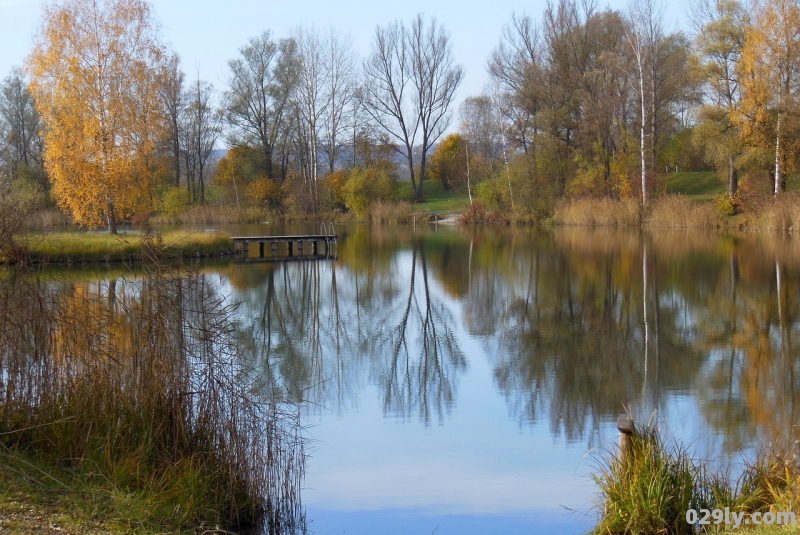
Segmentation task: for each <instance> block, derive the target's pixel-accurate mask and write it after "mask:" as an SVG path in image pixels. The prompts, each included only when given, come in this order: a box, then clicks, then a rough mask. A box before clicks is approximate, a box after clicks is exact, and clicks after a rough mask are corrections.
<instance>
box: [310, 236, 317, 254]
mask: <svg viewBox="0 0 800 535" xmlns="http://www.w3.org/2000/svg"><path fill="white" fill-rule="evenodd" d="M311 254H313V255H314V256H317V240H314V241H312V242H311Z"/></svg>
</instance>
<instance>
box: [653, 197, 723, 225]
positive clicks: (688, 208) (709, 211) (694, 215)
mask: <svg viewBox="0 0 800 535" xmlns="http://www.w3.org/2000/svg"><path fill="white" fill-rule="evenodd" d="M723 223H724V222H723V218H722V216H721V215H720V213H719V211H718V210H717V208H716V207H715V206H714V205H713V204H712V203H708V202H697V201H692V200H691V199H689V198H688V197H686V196H685V195H663V196H661V197H659V198H657V199H656V200H655V201H654V202H653V203H652V205H651V206H650V213H649V215H648V216H647V218H646V219H645V225H646V226H648V227H659V228H695V229H696V228H701V229H711V228H719V227H721V226H722V225H723Z"/></svg>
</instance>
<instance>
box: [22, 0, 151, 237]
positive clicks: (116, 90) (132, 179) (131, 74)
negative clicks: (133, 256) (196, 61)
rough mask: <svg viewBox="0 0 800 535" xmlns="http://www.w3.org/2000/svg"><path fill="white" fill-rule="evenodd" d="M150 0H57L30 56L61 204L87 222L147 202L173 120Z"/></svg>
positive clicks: (97, 222)
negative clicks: (163, 98)
mask: <svg viewBox="0 0 800 535" xmlns="http://www.w3.org/2000/svg"><path fill="white" fill-rule="evenodd" d="M155 28H156V26H155V24H154V22H153V20H152V18H151V14H150V5H149V4H148V3H147V2H146V1H144V0H96V1H93V2H86V1H84V0H62V1H53V2H50V3H49V4H47V5H45V8H44V23H43V25H42V28H41V30H40V33H39V36H38V38H37V40H36V43H35V47H34V50H33V52H32V53H31V55H30V57H29V58H28V70H29V72H30V75H31V80H32V83H31V87H32V89H33V92H34V95H35V97H36V106H37V109H38V110H39V113H40V114H41V115H42V117H43V118H44V122H45V124H47V129H46V130H45V132H44V140H45V154H44V159H45V167H46V169H47V171H48V173H49V175H50V177H51V179H52V181H53V191H54V193H55V195H56V196H57V198H58V202H59V205H60V206H61V207H62V208H63V209H65V210H67V211H68V212H69V213H71V214H72V216H73V218H74V219H75V221H76V222H77V223H79V224H81V225H85V226H88V227H98V226H101V225H103V224H104V223H105V224H107V225H108V227H109V230H111V231H112V232H115V231H116V222H117V220H118V219H122V218H126V217H129V216H131V215H134V214H138V213H142V212H145V211H148V210H149V209H150V207H152V205H153V203H152V197H153V192H154V187H155V186H156V184H155V182H156V175H157V170H156V169H154V165H155V164H156V162H157V158H155V157H154V153H155V149H156V144H157V141H158V138H159V135H160V134H161V132H162V131H163V125H164V124H165V120H164V112H163V109H162V107H161V105H160V103H159V100H158V97H157V89H158V86H159V84H160V83H161V81H162V75H163V73H164V58H165V49H164V47H163V46H162V45H161V44H160V43H159V40H158V36H157V32H156V30H155Z"/></svg>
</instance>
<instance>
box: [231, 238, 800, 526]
mask: <svg viewBox="0 0 800 535" xmlns="http://www.w3.org/2000/svg"><path fill="white" fill-rule="evenodd" d="M342 234H343V236H342V239H341V242H340V244H339V259H338V261H336V262H320V263H292V264H283V265H282V264H247V265H243V264H236V265H232V266H230V267H228V268H227V269H223V270H221V272H220V274H221V275H222V276H223V277H227V278H228V283H229V286H230V288H229V291H230V292H231V297H232V298H233V299H234V300H236V301H242V303H243V304H242V307H241V309H240V317H241V325H240V327H241V329H240V330H241V332H242V333H243V341H244V342H245V345H246V346H248V347H250V348H251V350H252V352H251V354H252V358H253V359H254V362H256V363H257V364H256V365H257V366H258V367H259V369H261V370H263V373H264V377H265V381H267V382H269V383H270V384H273V385H275V387H276V388H281V389H285V390H286V392H288V395H289V396H290V397H292V398H293V399H295V400H297V401H301V402H302V403H303V406H304V423H305V424H306V425H307V426H308V433H307V434H308V437H309V438H310V439H311V440H312V441H313V443H312V449H311V450H312V455H311V458H310V459H309V464H308V471H307V477H306V484H305V491H304V495H303V500H304V503H305V505H306V507H307V511H308V518H309V520H310V528H311V531H312V532H314V533H318V534H326V533H433V532H435V533H437V534H442V533H487V532H495V533H558V534H566V533H581V532H585V531H587V530H589V529H591V526H592V522H593V519H594V514H595V513H594V511H593V510H592V499H593V498H596V489H595V487H594V484H593V483H592V481H591V477H590V472H591V471H592V469H593V468H594V467H596V465H597V462H598V456H597V455H598V452H602V451H605V450H608V449H610V448H613V447H614V444H615V442H616V438H617V432H616V428H615V425H614V424H615V421H616V417H617V416H618V415H619V414H620V413H621V412H622V411H623V410H624V409H623V406H631V407H632V408H633V410H634V413H635V415H636V416H637V419H639V421H643V420H646V419H647V418H648V417H649V416H650V415H651V414H653V411H655V410H656V409H658V411H657V412H656V413H655V414H656V418H657V420H658V423H659V425H661V426H662V428H664V429H666V430H667V431H668V432H669V433H671V434H672V435H674V436H675V437H676V438H678V439H680V440H684V441H686V442H688V443H691V444H692V448H693V451H695V452H696V453H697V454H698V455H701V456H703V457H708V458H715V459H737V458H739V459H740V458H741V456H742V455H747V454H749V453H751V452H752V449H753V448H754V447H755V446H756V444H755V442H754V437H755V436H756V434H757V433H759V434H761V435H763V436H768V437H776V438H782V437H780V436H779V435H781V434H783V435H786V433H784V432H783V431H782V430H785V429H787V428H791V424H789V425H787V424H788V423H789V422H792V421H794V420H793V419H792V417H793V413H794V407H795V405H796V404H795V403H794V402H795V400H796V394H795V391H796V388H795V384H794V369H795V366H796V364H795V361H796V360H797V358H796V357H797V352H796V350H794V348H793V346H792V344H791V340H792V336H793V334H794V331H795V329H796V326H795V318H796V317H797V315H798V309H799V308H800V307H798V299H797V293H798V292H797V280H798V276H797V275H798V261H797V257H798V256H800V255H799V254H798V252H797V251H796V247H795V246H794V244H793V243H787V242H775V243H772V242H770V243H762V240H759V239H753V238H752V237H750V238H748V237H739V238H730V237H718V236H702V237H698V236H697V235H691V237H689V235H674V234H672V235H671V234H664V235H658V234H654V235H649V234H647V235H643V236H640V235H638V234H614V233H589V232H586V231H585V230H580V231H571V230H570V229H566V230H557V231H556V232H521V231H519V232H515V231H505V230H495V229H493V230H491V231H490V232H486V231H484V230H483V229H477V230H472V229H465V230H458V229H455V230H450V229H443V230H441V231H439V232H435V233H434V232H418V233H413V232H411V231H410V230H406V229H394V228H393V229H380V228H373V229H370V228H367V227H355V228H351V229H347V230H346V231H345V232H343V233H342ZM645 339H647V344H646V347H645Z"/></svg>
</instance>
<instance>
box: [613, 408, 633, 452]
mask: <svg viewBox="0 0 800 535" xmlns="http://www.w3.org/2000/svg"><path fill="white" fill-rule="evenodd" d="M617 429H618V430H619V457H620V460H621V461H622V462H625V461H626V460H627V458H628V457H629V456H630V454H631V451H632V448H633V434H634V433H635V432H636V428H635V427H634V425H633V418H632V417H631V415H630V414H623V415H622V416H620V417H619V418H617Z"/></svg>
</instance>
